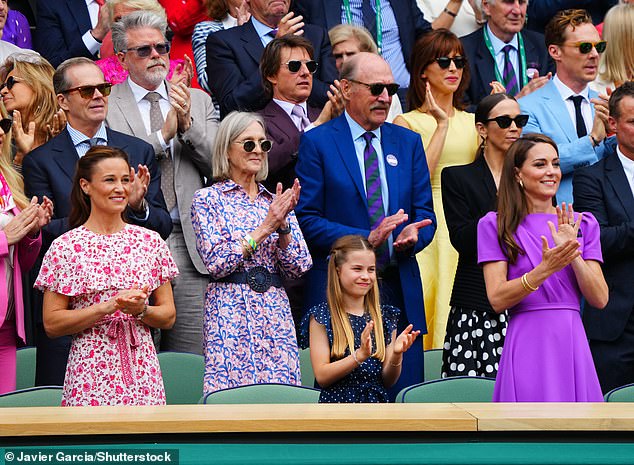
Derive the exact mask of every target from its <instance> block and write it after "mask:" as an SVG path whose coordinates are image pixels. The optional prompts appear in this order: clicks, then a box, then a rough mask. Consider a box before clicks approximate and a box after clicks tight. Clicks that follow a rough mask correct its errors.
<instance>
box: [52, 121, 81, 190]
mask: <svg viewBox="0 0 634 465" xmlns="http://www.w3.org/2000/svg"><path fill="white" fill-rule="evenodd" d="M52 143H53V146H52V152H53V160H55V163H57V166H59V168H60V169H61V170H62V172H64V174H66V176H68V179H69V180H70V181H71V183H72V181H73V177H74V176H75V167H76V165H77V160H79V155H77V150H76V149H75V146H74V145H73V141H72V139H71V138H70V134H69V133H68V130H67V129H64V130H63V131H62V132H61V133H60V135H59V136H57V137H56V138H54V139H53V140H52Z"/></svg>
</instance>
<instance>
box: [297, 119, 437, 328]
mask: <svg viewBox="0 0 634 465" xmlns="http://www.w3.org/2000/svg"><path fill="white" fill-rule="evenodd" d="M381 142H382V147H383V154H384V156H387V155H389V154H391V155H394V156H395V157H396V159H397V160H398V164H397V166H391V165H390V164H388V163H385V170H386V176H387V183H388V188H389V209H388V212H387V214H388V215H393V214H395V213H396V212H397V211H398V210H399V209H400V208H402V209H403V210H405V213H407V214H408V215H409V222H416V221H420V220H423V219H425V218H429V219H431V220H432V221H433V224H432V225H430V226H427V227H425V228H422V229H421V230H420V232H419V235H418V243H417V244H416V246H415V247H414V249H413V250H410V251H408V252H403V253H396V259H397V263H398V268H399V275H400V278H401V287H402V292H403V299H404V302H405V308H404V309H402V310H404V311H405V312H406V315H407V318H408V320H409V322H410V323H413V324H414V328H415V329H420V330H421V331H423V332H426V325H425V310H424V304H423V290H422V284H421V279H420V272H419V269H418V263H417V262H416V257H415V254H416V253H417V252H419V251H421V250H422V249H423V248H424V247H425V246H426V245H427V244H429V243H430V242H431V240H432V238H433V236H434V232H435V231H436V216H435V215H434V210H433V203H432V195H431V185H430V181H429V171H428V169H427V162H426V159H425V151H424V149H423V145H422V142H421V139H420V136H419V135H418V134H416V133H414V132H412V131H410V130H409V129H405V128H401V127H399V126H395V125H393V124H389V123H385V124H383V126H381ZM296 172H297V177H298V178H299V180H300V183H301V185H302V193H301V195H300V199H299V204H298V205H297V208H296V212H297V219H298V220H299V223H300V226H301V228H302V232H303V233H304V237H305V238H306V241H307V243H308V246H309V248H310V252H311V254H312V256H313V268H312V269H311V270H310V271H309V272H308V275H307V286H306V295H305V299H306V302H305V305H306V307H308V308H309V307H311V306H313V305H317V304H318V303H320V302H323V301H324V300H325V299H324V296H325V292H326V277H327V256H328V253H329V252H330V247H331V246H332V244H333V242H334V241H335V240H336V239H338V238H339V237H341V236H345V235H346V234H360V235H361V236H364V237H368V235H369V234H370V218H369V215H368V205H367V199H366V195H365V189H364V186H363V181H362V177H361V169H360V168H359V163H358V161H357V156H356V152H355V149H354V143H353V141H352V134H351V132H350V127H349V126H348V122H347V120H346V117H345V115H341V116H339V117H338V118H335V119H334V120H332V121H329V122H328V123H325V124H323V125H321V126H319V127H317V128H315V129H313V130H311V131H309V132H307V133H305V134H304V135H303V137H302V139H301V141H300V146H299V159H298V162H297V166H296ZM404 227H405V225H401V226H400V227H398V228H397V229H396V230H395V231H394V232H393V236H392V237H393V238H396V237H397V236H398V234H399V233H400V232H401V231H402V229H403V228H404Z"/></svg>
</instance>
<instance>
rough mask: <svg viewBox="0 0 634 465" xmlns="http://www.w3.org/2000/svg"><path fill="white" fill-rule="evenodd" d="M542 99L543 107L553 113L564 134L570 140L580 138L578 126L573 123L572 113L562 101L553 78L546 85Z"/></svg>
mask: <svg viewBox="0 0 634 465" xmlns="http://www.w3.org/2000/svg"><path fill="white" fill-rule="evenodd" d="M542 101H543V102H542V104H541V107H542V108H543V110H544V111H545V112H548V113H550V114H551V115H552V117H553V120H554V121H556V122H557V124H558V125H559V127H560V128H561V131H562V132H563V134H564V135H565V136H566V137H567V138H568V141H569V142H573V141H576V140H577V139H578V137H577V128H575V126H574V125H573V124H572V120H571V119H570V114H569V113H568V110H567V109H566V104H565V103H564V102H562V101H561V94H560V93H559V91H558V90H557V86H555V83H554V82H553V81H552V80H550V81H549V82H548V83H547V84H546V85H545V86H544V92H543V94H542ZM553 129H554V128H553ZM555 132H556V131H555Z"/></svg>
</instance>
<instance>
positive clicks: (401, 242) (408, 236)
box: [393, 219, 432, 252]
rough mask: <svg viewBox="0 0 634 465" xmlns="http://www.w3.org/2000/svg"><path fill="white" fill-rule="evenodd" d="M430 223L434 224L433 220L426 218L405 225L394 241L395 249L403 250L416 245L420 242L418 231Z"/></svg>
mask: <svg viewBox="0 0 634 465" xmlns="http://www.w3.org/2000/svg"><path fill="white" fill-rule="evenodd" d="M430 224H432V220H429V219H425V220H420V221H417V222H416V223H411V224H408V225H407V226H405V227H404V228H403V230H402V231H401V233H400V234H399V235H398V237H397V238H396V240H395V241H394V244H393V246H394V250H396V251H397V252H403V251H404V250H407V249H409V248H410V247H414V246H415V245H416V243H417V242H418V231H419V230H420V229H421V228H424V227H425V226H429V225H430Z"/></svg>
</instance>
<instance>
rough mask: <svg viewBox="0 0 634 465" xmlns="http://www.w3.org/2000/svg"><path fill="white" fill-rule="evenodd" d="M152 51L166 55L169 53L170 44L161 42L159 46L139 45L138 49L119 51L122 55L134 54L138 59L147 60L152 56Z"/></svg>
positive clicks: (131, 48)
mask: <svg viewBox="0 0 634 465" xmlns="http://www.w3.org/2000/svg"><path fill="white" fill-rule="evenodd" d="M152 49H154V50H156V53H158V54H159V55H166V54H168V53H169V51H170V43H169V42H163V43H160V44H151V45H140V46H139V47H130V48H128V49H126V50H121V51H122V52H123V53H126V52H132V51H134V52H136V54H137V55H138V56H139V58H147V57H149V56H150V55H151V54H152Z"/></svg>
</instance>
